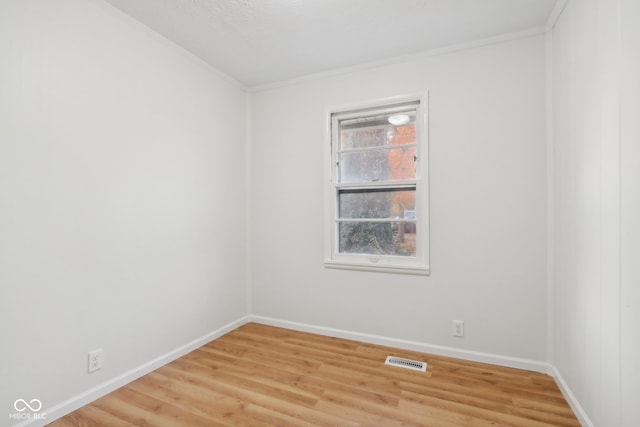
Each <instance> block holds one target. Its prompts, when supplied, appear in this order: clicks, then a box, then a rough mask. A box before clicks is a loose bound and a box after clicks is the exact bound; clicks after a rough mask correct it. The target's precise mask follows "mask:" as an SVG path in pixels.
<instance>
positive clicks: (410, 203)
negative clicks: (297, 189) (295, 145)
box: [325, 97, 429, 274]
mask: <svg viewBox="0 0 640 427" xmlns="http://www.w3.org/2000/svg"><path fill="white" fill-rule="evenodd" d="M329 122H330V123H329V127H328V128H329V132H328V134H329V135H328V139H329V140H330V144H327V145H330V147H331V151H330V155H329V156H328V158H329V161H328V162H329V166H330V179H329V185H328V187H327V192H326V197H327V200H326V205H327V224H328V232H327V238H326V249H325V265H326V266H327V267H333V268H349V269H360V270H373V271H388V272H399V273H411V274H429V265H428V259H429V253H428V249H429V244H428V243H429V239H428V236H429V219H428V183H427V166H428V161H427V112H426V97H409V98H402V99H396V100H394V101H392V102H387V103H385V104H383V105H381V104H378V105H374V106H372V105H368V106H364V107H359V108H351V109H342V110H334V111H330V112H329Z"/></svg>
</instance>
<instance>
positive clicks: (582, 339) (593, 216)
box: [552, 0, 640, 426]
mask: <svg viewBox="0 0 640 427" xmlns="http://www.w3.org/2000/svg"><path fill="white" fill-rule="evenodd" d="M621 6H622V9H619V8H620V7H621ZM621 17H622V26H621V24H620V18H621ZM639 18H640V13H639V8H638V5H637V2H634V1H630V2H628V1H626V0H622V1H615V2H613V1H610V0H588V1H569V2H568V4H567V6H566V8H565V9H564V11H563V13H562V15H561V17H560V19H559V21H558V23H557V24H556V27H555V29H554V31H553V46H554V48H553V59H552V61H553V93H554V100H555V102H554V127H555V132H554V145H555V156H554V165H555V171H554V176H555V186H554V192H555V200H554V207H555V230H556V236H555V254H556V258H555V266H556V270H555V272H556V274H555V277H554V283H555V296H554V299H555V303H554V305H555V315H554V317H555V322H554V335H555V345H554V353H555V354H554V358H553V360H552V363H554V364H555V365H556V367H557V369H558V370H559V372H560V373H561V375H562V377H563V378H564V379H565V381H566V383H567V384H568V386H569V388H570V389H571V391H572V392H573V394H574V395H575V397H576V398H577V401H578V403H579V405H580V406H581V407H582V408H583V410H584V413H585V414H586V416H587V417H588V419H589V420H590V422H592V423H593V424H594V425H597V426H619V425H623V426H633V425H637V422H638V421H637V420H638V419H639V418H640V412H638V411H639V409H638V405H637V399H638V395H639V393H640V375H639V374H638V373H639V371H638V368H637V367H636V365H637V361H638V360H639V359H640V340H638V334H637V331H635V328H636V327H637V325H638V320H639V319H638V305H639V303H640V295H639V293H638V289H637V288H638V286H637V285H638V283H639V282H640V274H639V271H638V256H639V254H640V251H639V248H638V241H640V232H639V230H638V225H639V224H638V221H639V218H640V207H639V202H640V194H639V193H638V192H639V183H640V175H638V166H639V165H638V158H639V157H640V156H639V152H638V138H639V132H638V124H637V121H638V120H637V113H638V110H639V109H638V106H639V104H638V97H639V96H640V90H639V87H638V81H637V79H638V75H639V73H638V72H639V66H638V55H639V52H640V40H639V37H638V35H639V33H638V30H637V24H638V22H639ZM620 42H622V44H620ZM621 46H622V50H621ZM621 76H622V79H621Z"/></svg>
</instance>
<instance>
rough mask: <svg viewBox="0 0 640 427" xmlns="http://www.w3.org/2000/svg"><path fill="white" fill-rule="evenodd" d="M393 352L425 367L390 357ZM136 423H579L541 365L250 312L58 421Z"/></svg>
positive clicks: (70, 426)
mask: <svg viewBox="0 0 640 427" xmlns="http://www.w3.org/2000/svg"><path fill="white" fill-rule="evenodd" d="M387 355H393V356H397V357H404V358H409V359H416V360H421V361H425V362H427V364H428V365H427V372H417V371H411V370H407V369H401V368H397V367H392V366H387V365H384V360H385V358H386V356H387ZM132 425H136V426H159V427H162V426H171V427H175V426H178V427H182V426H184V427H189V426H274V425H278V426H311V425H318V426H400V425H402V426H438V427H458V426H479V427H484V426H518V427H542V426H566V427H574V426H579V423H578V421H577V419H576V418H575V416H574V414H573V412H572V411H571V409H570V408H569V406H568V405H567V403H566V401H565V399H564V398H563V396H562V394H561V393H560V390H559V389H558V387H557V385H556V384H555V381H554V380H553V378H551V377H549V376H547V375H544V374H539V373H536V372H529V371H522V370H518V369H512V368H506V367H499V366H493V365H486V364H482V363H477V362H470V361H464V360H458V359H453V358H448V357H440V356H435V355H430V354H424V353H419V352H416V351H409V350H401V349H394V348H389V347H384V346H377V345H372V344H367V343H361V342H356V341H351V340H344V339H339V338H334V337H327V336H320V335H314V334H308V333H304V332H299V331H292V330H287V329H282V328H276V327H272V326H267V325H260V324H256V323H249V324H246V325H243V326H242V327H240V328H238V329H236V330H234V331H232V332H230V333H228V334H226V335H224V336H222V337H220V338H218V339H216V340H214V341H212V342H210V343H209V344H206V345H204V346H202V347H201V348H199V349H197V350H195V351H193V352H191V353H189V354H187V355H185V356H183V357H181V358H179V359H177V360H175V361H174V362H172V363H169V364H167V365H165V366H163V367H161V368H159V369H157V370H156V371H154V372H152V373H150V374H148V375H146V376H144V377H142V378H140V379H138V380H136V381H134V382H132V383H130V384H128V385H126V386H124V387H122V388H121V389H118V390H116V391H115V392H113V393H111V394H109V395H107V396H105V397H103V398H101V399H98V400H96V401H95V402H93V403H91V404H89V405H87V406H85V407H83V408H80V409H79V410H77V411H75V412H72V413H71V414H69V415H67V416H66V417H63V418H61V419H60V420H57V421H54V422H52V423H51V424H50V426H52V427H84V426H114V427H123V426H132Z"/></svg>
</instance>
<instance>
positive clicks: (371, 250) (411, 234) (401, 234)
mask: <svg viewBox="0 0 640 427" xmlns="http://www.w3.org/2000/svg"><path fill="white" fill-rule="evenodd" d="M338 234H339V248H338V250H339V252H341V253H348V254H367V255H395V256H415V254H416V224H415V222H350V221H341V222H340V223H339V231H338Z"/></svg>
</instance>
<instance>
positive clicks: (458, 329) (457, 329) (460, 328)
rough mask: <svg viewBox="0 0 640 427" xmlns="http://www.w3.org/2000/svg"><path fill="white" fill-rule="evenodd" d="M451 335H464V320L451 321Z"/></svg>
mask: <svg viewBox="0 0 640 427" xmlns="http://www.w3.org/2000/svg"><path fill="white" fill-rule="evenodd" d="M453 336H454V337H464V320H454V321H453Z"/></svg>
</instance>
